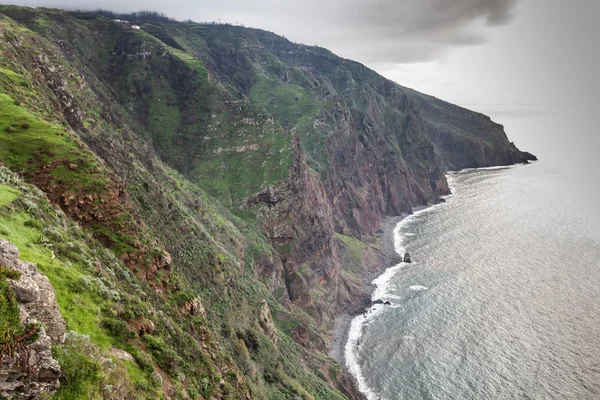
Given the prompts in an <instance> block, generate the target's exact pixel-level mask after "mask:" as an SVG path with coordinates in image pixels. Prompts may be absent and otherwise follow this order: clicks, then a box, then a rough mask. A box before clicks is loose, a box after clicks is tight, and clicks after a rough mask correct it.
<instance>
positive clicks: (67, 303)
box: [0, 212, 114, 349]
mask: <svg viewBox="0 0 600 400" xmlns="http://www.w3.org/2000/svg"><path fill="white" fill-rule="evenodd" d="M30 219H31V218H30V217H29V216H28V215H27V214H25V213H23V212H14V213H11V214H10V215H9V216H5V217H3V218H2V219H0V231H1V232H7V234H3V235H1V236H2V237H3V238H4V239H6V240H8V241H10V242H12V243H14V244H15V245H16V246H17V247H18V248H19V250H20V251H21V259H22V260H24V261H30V262H34V263H36V264H37V266H38V268H39V270H40V271H41V272H42V273H44V275H46V276H47V277H48V279H50V282H51V283H52V286H53V287H54V290H55V291H56V298H57V301H58V305H59V308H60V312H61V314H62V316H63V318H64V320H65V322H66V323H67V328H68V329H70V330H74V331H77V332H85V333H86V334H88V335H90V337H91V338H92V340H93V342H94V343H96V344H98V345H99V346H100V347H102V348H104V349H107V348H109V347H110V346H111V345H112V344H114V341H113V340H112V339H111V338H110V337H109V336H108V335H107V334H106V333H105V332H104V331H103V330H102V329H101V328H100V326H99V323H100V319H101V315H102V306H106V305H107V303H106V302H105V300H103V299H101V298H99V296H98V295H97V294H96V293H93V292H91V291H89V290H82V291H81V292H78V291H75V290H73V288H76V287H80V286H81V285H80V280H81V277H82V276H87V275H89V272H87V271H86V270H85V269H84V268H83V267H82V266H80V265H77V264H73V263H71V262H70V263H69V264H70V266H68V265H69V264H67V263H65V262H64V261H62V260H60V259H57V258H56V256H55V255H54V254H53V252H52V250H49V249H47V248H46V247H44V246H42V245H40V244H37V243H36V242H37V241H38V239H39V237H40V232H39V231H38V230H37V229H35V228H31V227H28V226H26V222H27V221H29V220H30Z"/></svg>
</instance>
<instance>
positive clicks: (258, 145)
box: [0, 6, 344, 399]
mask: <svg viewBox="0 0 600 400" xmlns="http://www.w3.org/2000/svg"><path fill="white" fill-rule="evenodd" d="M0 13H2V14H7V15H10V16H11V17H12V18H14V19H15V20H17V21H18V22H15V21H12V20H10V19H8V18H6V17H4V16H2V14H0V25H1V26H2V28H3V29H4V33H6V34H7V35H6V36H5V38H6V40H5V41H0V49H1V50H2V55H1V56H0V68H2V69H1V70H0V101H1V103H0V124H1V125H0V128H2V130H1V131H0V141H2V143H3V146H2V147H0V162H2V163H3V164H4V165H5V166H6V167H8V168H9V169H10V170H12V171H15V172H18V173H19V175H20V176H21V178H19V177H17V175H15V174H14V173H12V172H10V171H8V169H6V168H3V167H0V176H1V178H0V236H1V237H3V238H6V239H7V240H9V241H11V242H13V243H15V244H16V245H17V246H18V247H19V249H20V251H21V258H22V259H23V260H27V261H32V262H35V263H36V264H37V265H38V269H39V270H40V271H41V272H42V273H44V274H45V275H46V276H48V278H49V280H50V282H51V283H52V285H53V287H54V288H55V290H56V293H57V299H58V303H59V307H60V311H61V314H62V315H63V317H64V319H65V321H66V323H67V328H68V330H69V333H68V335H67V340H66V342H65V344H64V345H59V346H56V347H55V348H54V350H53V351H54V355H55V357H56V359H57V360H58V361H59V362H60V364H61V366H62V368H63V371H64V377H63V380H62V386H61V389H60V391H59V392H58V393H57V394H56V396H55V397H56V398H58V399H78V398H111V399H112V398H114V399H119V398H123V399H125V398H131V399H137V398H160V397H161V395H162V394H163V393H165V392H166V390H169V391H170V392H171V393H172V397H173V398H186V396H187V397H188V398H189V397H192V398H195V397H197V396H202V397H203V398H224V399H238V398H245V397H247V396H251V397H252V398H261V399H262V398H264V399H286V398H302V399H313V398H314V399H342V398H344V396H343V395H342V394H341V393H340V392H339V391H337V390H336V389H334V387H336V385H339V382H340V367H339V365H337V363H335V362H333V361H332V360H331V359H329V358H327V357H326V356H325V355H323V354H322V353H321V352H320V351H318V350H316V348H319V349H322V348H324V346H325V342H324V338H325V335H326V334H327V332H326V327H325V326H324V325H323V324H322V323H317V322H315V320H313V318H312V317H311V316H309V315H308V314H306V313H305V312H304V311H302V310H300V309H299V308H298V307H296V306H295V305H293V304H292V305H290V304H289V302H288V301H287V299H286V289H285V287H284V286H283V285H282V284H281V282H280V281H276V280H274V279H273V276H274V275H273V276H270V275H268V274H264V275H263V273H262V271H269V270H271V271H275V270H276V269H280V268H282V263H281V259H280V255H279V254H278V251H277V250H275V249H274V248H273V247H272V245H271V243H270V241H269V240H268V239H267V238H265V236H264V235H263V234H262V233H261V232H260V225H259V222H260V221H257V218H256V216H255V215H254V213H253V210H247V209H244V210H240V209H239V208H238V206H239V205H240V204H242V203H243V201H244V199H245V198H246V197H247V196H248V195H250V194H254V193H256V192H258V191H260V190H263V189H264V188H265V187H267V186H269V185H272V184H277V183H278V182H279V181H281V180H283V179H286V178H288V177H289V176H290V173H291V169H292V166H293V160H294V150H293V148H292V138H293V136H294V135H300V136H302V135H304V137H303V138H302V140H303V141H304V140H306V141H307V142H310V143H313V141H312V140H308V139H307V138H308V137H309V136H310V135H313V134H316V133H314V132H316V131H313V125H314V124H313V119H314V117H315V116H317V115H318V114H319V113H320V112H321V111H322V110H324V109H325V108H326V107H328V106H330V104H329V103H326V102H323V101H319V100H317V99H318V98H320V97H321V95H322V93H321V92H320V91H319V90H316V89H314V88H312V86H311V85H312V83H311V81H310V80H309V79H308V77H307V75H306V74H305V73H304V72H303V71H302V70H300V69H295V68H291V69H289V70H288V71H287V73H289V74H290V79H291V80H290V81H289V82H288V83H285V84H283V83H282V82H280V81H279V80H277V79H275V77H276V76H279V77H281V74H285V73H286V68H287V67H284V66H283V64H281V63H279V62H278V61H277V60H275V59H274V57H271V58H269V59H268V60H267V59H266V60H262V61H260V62H261V63H263V64H264V65H263V66H262V67H261V68H253V67H252V65H250V64H245V63H247V61H248V60H246V59H244V57H242V56H239V55H235V54H237V53H236V51H237V49H239V48H242V47H243V45H242V44H243V43H242V42H243V41H244V40H246V39H245V38H243V37H242V36H241V34H240V36H237V35H238V33H236V32H235V31H232V32H230V33H227V30H224V31H223V32H220V31H219V32H217V33H218V34H215V32H216V31H212V30H211V29H205V28H206V27H205V26H202V25H197V24H174V23H173V24H171V23H162V22H157V21H152V22H151V24H152V25H153V26H154V28H153V29H154V30H152V29H151V28H150V26H149V25H150V22H145V21H140V25H142V26H143V30H142V31H134V30H131V29H129V28H128V26H127V25H125V26H123V25H119V24H116V23H113V22H112V21H109V20H107V19H105V18H101V17H94V16H90V15H84V14H78V13H69V12H63V11H58V10H40V9H37V10H30V9H24V8H16V7H9V6H0ZM146 29H147V31H145V30H146ZM211 31H212V33H211ZM48 32H52V35H49V33H48ZM192 33H193V34H192ZM205 34H207V35H210V36H211V37H204V36H203V35H205ZM221 34H223V36H221ZM58 41H60V43H61V46H60V47H56V46H54V44H53V43H58ZM207 43H212V44H217V45H218V48H219V50H218V53H219V54H215V57H214V58H213V59H212V60H211V59H210V57H207V53H206V49H205V48H204V47H203V46H205V45H206V44H207ZM17 44H18V45H17ZM61 54H63V55H64V54H68V55H69V57H68V60H67V59H65V58H64V57H63V56H62V55H61ZM232 57H233V58H235V59H233V58H232ZM232 60H233V61H234V62H235V63H238V62H239V63H240V64H241V65H247V66H249V68H247V69H243V68H233V69H232V70H231V77H230V79H227V80H220V79H216V78H215V77H214V76H211V74H213V73H214V71H215V70H214V66H215V65H219V66H222V67H223V68H226V67H227V65H229V63H230V62H231V61H232ZM208 66H210V68H207V67H208ZM263 67H264V68H263ZM36 68H38V69H39V70H40V71H42V75H39V74H32V73H31V72H30V71H34V70H36ZM209 69H210V71H211V74H209V72H208V70H209ZM257 71H261V72H260V73H258V72H257ZM257 74H258V75H257ZM260 74H263V75H260ZM50 81H51V82H55V83H57V84H56V85H54V84H52V85H50V84H49V83H48V82H50ZM62 96H65V98H67V99H68V101H69V104H70V105H69V107H64V105H63V104H62V103H61V100H60V99H62V98H63V97H62ZM253 102H254V103H256V104H253ZM277 102H281V104H282V107H277V109H278V111H277V112H275V109H276V108H275V107H274V106H275V104H276V103H277ZM272 114H276V115H274V117H273V116H272ZM282 126H283V127H282ZM285 128H289V129H285ZM290 131H291V132H290ZM317 133H318V134H319V135H322V137H323V138H325V137H326V135H327V130H326V129H325V128H323V130H321V131H318V132H317ZM84 142H85V143H86V144H87V145H86V144H84ZM5 143H6V145H4V144H5ZM148 144H151V145H153V146H154V149H155V150H156V152H157V153H158V154H159V156H160V159H159V158H157V157H156V156H155V153H154V151H153V150H152V149H149V148H148ZM88 146H89V147H88ZM317 147H319V149H318V151H321V152H322V153H321V154H322V155H321V156H319V157H320V160H321V161H322V162H323V163H322V164H319V163H316V162H315V163H314V165H320V166H321V168H322V169H321V171H323V165H325V161H326V157H325V152H326V148H325V146H324V145H323V142H321V143H320V144H319V145H317ZM310 153H311V154H313V152H312V151H311V152H310ZM314 154H316V153H314ZM311 157H313V156H311ZM319 157H316V156H314V157H313V159H316V158H319ZM313 161H314V160H313ZM313 161H311V162H313ZM169 166H171V167H174V169H175V170H174V169H171V168H169ZM21 179H22V180H21ZM25 182H27V183H25ZM33 185H35V186H33ZM40 189H41V190H43V193H42V192H41V191H40ZM105 194H108V195H106V196H105ZM87 195H90V196H91V197H87ZM70 196H72V197H70ZM211 196H214V197H211ZM215 197H216V198H217V199H218V200H215ZM82 202H83V203H82ZM59 208H61V209H63V210H64V213H63V212H62V211H59ZM65 213H66V214H65ZM234 215H235V216H234ZM75 221H78V222H75ZM282 247H283V246H282ZM164 250H168V253H169V254H170V256H169V257H168V258H172V260H171V262H170V263H169V262H168V261H166V260H167V257H166V256H165V255H166V254H167V253H165V252H164ZM288 252H289V246H288ZM310 268H311V267H310V266H308V265H307V266H306V267H305V269H304V270H303V272H304V273H306V275H310V272H311V271H310ZM278 273H281V271H279V272H278ZM277 279H279V280H281V278H280V277H279V278H277ZM311 295H313V296H314V298H315V300H316V301H318V300H320V299H321V298H324V297H325V292H324V289H322V288H317V289H315V291H313V293H311ZM265 300H266V301H267V302H268V304H269V307H270V309H271V312H272V314H273V319H274V320H275V325H276V326H277V328H278V331H277V338H278V341H277V344H275V343H274V342H273V341H271V339H270V334H267V333H266V332H265V328H263V327H262V326H261V325H260V323H259V321H258V310H260V309H261V307H262V305H263V302H264V301H265ZM284 302H285V303H284ZM283 304H286V306H284V305H283ZM300 328H302V329H306V332H307V335H309V337H310V340H309V341H307V342H304V343H303V344H299V343H297V342H296V341H295V340H297V338H295V339H294V340H292V339H291V337H290V336H289V335H294V334H296V333H297V330H298V329H300ZM314 343H317V345H314ZM115 349H120V350H123V351H126V352H128V353H129V354H130V355H131V356H133V358H134V360H135V361H123V360H120V359H118V358H117V357H116V356H113V355H111V352H113V353H114V350H115ZM107 360H112V361H111V362H108V361H107ZM338 387H339V386H338Z"/></svg>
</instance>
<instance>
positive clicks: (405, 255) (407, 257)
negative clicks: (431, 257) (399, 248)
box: [402, 252, 412, 263]
mask: <svg viewBox="0 0 600 400" xmlns="http://www.w3.org/2000/svg"><path fill="white" fill-rule="evenodd" d="M402 261H404V262H405V263H411V262H412V261H410V254H409V253H408V252H406V253H404V258H403V259H402Z"/></svg>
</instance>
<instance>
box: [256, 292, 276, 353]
mask: <svg viewBox="0 0 600 400" xmlns="http://www.w3.org/2000/svg"><path fill="white" fill-rule="evenodd" d="M258 322H259V323H260V326H261V328H262V329H263V331H264V332H265V334H266V335H267V336H268V337H269V339H271V341H272V342H273V343H275V344H277V328H275V324H274V323H273V318H272V317H271V309H270V308H269V304H267V301H266V300H263V305H262V308H261V309H260V315H259V318H258Z"/></svg>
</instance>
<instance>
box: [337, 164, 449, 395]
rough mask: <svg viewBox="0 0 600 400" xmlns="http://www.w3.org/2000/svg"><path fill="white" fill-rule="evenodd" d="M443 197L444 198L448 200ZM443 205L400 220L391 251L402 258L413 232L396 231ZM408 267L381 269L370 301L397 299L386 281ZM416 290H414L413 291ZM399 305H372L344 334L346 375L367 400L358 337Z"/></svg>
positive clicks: (370, 392) (374, 281) (369, 393)
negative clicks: (372, 323)
mask: <svg viewBox="0 0 600 400" xmlns="http://www.w3.org/2000/svg"><path fill="white" fill-rule="evenodd" d="M447 179H448V182H452V183H454V182H455V180H454V178H452V177H450V176H449V175H447ZM450 196H451V194H450V195H448V196H444V197H445V198H447V197H450ZM442 205H444V203H440V204H436V205H433V206H430V207H425V208H422V209H420V210H417V211H415V212H414V213H413V214H411V215H409V216H407V217H406V218H404V219H402V220H401V221H400V222H398V224H397V225H396V227H395V228H394V250H396V252H397V253H398V254H400V255H402V256H403V255H404V253H406V248H405V247H404V246H405V241H404V238H405V237H406V236H414V235H415V234H414V233H401V232H400V230H401V229H402V227H404V226H405V225H406V224H408V223H409V222H410V221H413V220H414V219H416V218H419V217H420V216H421V215H423V214H425V213H427V212H430V211H432V210H433V209H435V208H436V207H439V206H442ZM415 264H418V263H417V262H414V261H413V263H412V265H415ZM408 265H411V264H407V263H405V262H401V263H399V264H396V265H394V266H393V267H390V268H388V269H386V270H385V272H384V273H383V274H381V275H379V276H378V277H377V278H375V279H374V280H373V282H372V283H373V284H374V285H375V290H374V291H373V295H372V297H371V299H372V300H375V299H384V298H387V299H399V298H398V296H396V295H393V294H391V293H390V289H395V288H396V286H395V285H394V284H391V283H390V281H391V280H392V279H393V278H394V276H396V274H397V273H398V271H400V270H401V269H403V268H405V267H407V266H408ZM413 288H418V289H413ZM411 289H412V290H427V289H428V288H426V287H425V286H411ZM397 307H400V305H392V306H391V307H390V306H387V307H386V306H384V305H380V304H377V305H374V306H372V307H371V308H370V309H369V311H368V312H366V313H365V314H362V315H358V316H356V317H354V319H353V320H352V322H351V324H350V330H349V332H348V341H347V342H346V346H345V347H344V357H345V360H346V365H347V366H348V370H349V371H350V373H351V374H352V375H353V376H354V377H355V378H356V381H357V383H358V389H359V390H360V391H361V392H362V393H363V394H364V395H365V396H366V397H367V399H368V400H377V399H380V396H379V395H378V394H377V393H376V392H374V391H373V390H372V389H370V388H369V386H368V385H367V381H366V379H365V377H364V376H363V373H362V370H361V369H360V365H359V364H358V350H359V349H360V337H361V336H362V332H363V329H364V327H365V326H368V325H369V323H370V322H371V321H372V320H373V318H375V317H376V316H377V315H378V314H380V313H382V312H384V310H385V309H386V308H397Z"/></svg>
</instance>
